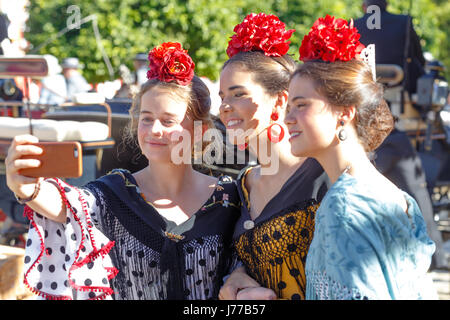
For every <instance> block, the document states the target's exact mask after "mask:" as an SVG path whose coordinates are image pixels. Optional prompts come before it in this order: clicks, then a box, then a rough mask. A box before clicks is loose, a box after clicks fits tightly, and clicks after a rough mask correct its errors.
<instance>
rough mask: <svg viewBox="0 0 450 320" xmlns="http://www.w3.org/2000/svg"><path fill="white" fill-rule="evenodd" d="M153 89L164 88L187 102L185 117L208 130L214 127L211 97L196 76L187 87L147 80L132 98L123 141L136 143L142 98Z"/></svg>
mask: <svg viewBox="0 0 450 320" xmlns="http://www.w3.org/2000/svg"><path fill="white" fill-rule="evenodd" d="M153 88H164V89H166V90H167V92H169V93H170V94H174V95H176V96H178V97H180V98H182V99H184V100H185V101H187V102H188V107H187V111H186V115H187V116H190V117H192V119H193V120H194V121H195V120H199V121H202V123H206V124H207V125H208V127H209V128H213V127H214V123H213V121H212V118H211V114H210V112H209V111H210V109H211V97H210V92H209V89H208V87H207V86H206V84H205V83H204V82H203V81H202V80H201V79H200V78H199V77H198V76H196V75H194V77H193V78H192V81H191V82H190V83H189V85H186V86H182V85H179V84H177V83H175V82H163V81H160V80H158V79H151V80H147V81H146V82H145V83H144V84H142V86H141V88H140V90H139V92H138V93H137V94H136V95H135V96H134V98H133V103H132V105H131V108H130V110H129V111H128V112H129V114H130V122H129V124H128V126H127V127H126V130H125V131H124V140H125V141H127V142H134V143H136V137H137V127H138V119H139V114H140V112H141V99H142V96H143V95H144V94H145V93H146V92H147V91H149V90H151V89H153Z"/></svg>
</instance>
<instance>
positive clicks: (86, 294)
mask: <svg viewBox="0 0 450 320" xmlns="http://www.w3.org/2000/svg"><path fill="white" fill-rule="evenodd" d="M49 181H50V182H52V183H54V184H55V185H57V186H58V188H59V191H60V193H61V196H62V199H63V201H64V203H65V205H66V208H67V212H66V214H67V220H66V223H58V222H55V221H52V220H50V219H47V218H45V217H43V216H42V215H40V214H38V213H36V212H34V211H33V210H32V209H31V208H29V207H28V206H27V207H25V211H24V215H26V216H27V217H28V218H29V220H30V227H29V232H28V240H27V244H26V248H25V261H24V262H25V267H24V273H25V275H24V282H25V284H26V285H27V287H28V288H29V289H30V290H31V291H32V292H34V293H35V294H37V295H38V296H39V297H41V298H43V299H52V300H70V299H77V300H97V299H111V295H112V294H113V290H112V289H111V288H110V285H109V280H110V279H112V278H113V277H115V275H116V274H117V272H118V270H117V269H116V268H114V267H113V265H112V263H111V259H110V258H109V256H108V252H109V251H110V250H111V248H112V247H113V245H114V242H113V241H109V239H107V238H106V237H105V236H104V235H103V234H102V233H101V232H100V231H99V230H98V229H97V228H96V227H95V226H94V224H93V222H92V220H91V215H92V216H94V215H100V214H101V212H100V211H101V206H99V205H98V204H99V201H98V200H97V199H96V198H95V197H94V196H93V195H92V193H90V192H88V191H87V190H84V189H81V188H76V187H73V186H71V185H68V184H67V183H65V182H63V181H61V180H59V179H49Z"/></svg>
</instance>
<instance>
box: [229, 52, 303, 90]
mask: <svg viewBox="0 0 450 320" xmlns="http://www.w3.org/2000/svg"><path fill="white" fill-rule="evenodd" d="M229 64H240V65H242V66H243V67H244V68H245V69H246V70H247V71H249V72H250V73H251V74H252V75H253V81H255V82H256V83H258V84H260V85H261V86H262V87H263V88H264V89H265V90H266V92H267V93H268V94H269V95H277V94H278V93H280V92H282V91H283V90H288V87H289V79H290V77H291V74H292V73H293V72H294V70H295V66H296V64H295V62H294V60H293V59H292V58H291V57H290V56H288V55H287V54H286V55H284V56H281V57H268V56H266V55H265V54H264V53H263V52H260V51H246V52H239V53H237V54H235V55H234V56H232V57H231V58H230V59H229V60H227V61H226V62H225V64H224V65H223V67H222V70H223V69H225V67H226V66H227V65H229Z"/></svg>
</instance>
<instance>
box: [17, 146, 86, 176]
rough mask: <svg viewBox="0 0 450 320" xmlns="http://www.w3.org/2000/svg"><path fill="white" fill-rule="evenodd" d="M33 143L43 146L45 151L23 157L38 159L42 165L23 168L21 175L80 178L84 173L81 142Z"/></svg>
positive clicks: (20, 171)
mask: <svg viewBox="0 0 450 320" xmlns="http://www.w3.org/2000/svg"><path fill="white" fill-rule="evenodd" d="M33 145H36V146H38V147H41V148H42V149H43V153H42V154H39V155H26V156H23V157H22V159H38V160H40V161H41V165H40V166H39V167H37V168H27V169H21V170H19V173H20V174H21V175H24V176H27V177H34V178H38V177H44V178H78V177H81V175H82V174H83V154H82V148H81V144H80V143H79V142H76V141H64V142H39V143H33Z"/></svg>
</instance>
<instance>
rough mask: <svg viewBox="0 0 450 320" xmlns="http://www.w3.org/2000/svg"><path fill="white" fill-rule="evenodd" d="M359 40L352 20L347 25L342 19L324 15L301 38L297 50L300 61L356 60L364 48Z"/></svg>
mask: <svg viewBox="0 0 450 320" xmlns="http://www.w3.org/2000/svg"><path fill="white" fill-rule="evenodd" d="M359 38H360V34H359V33H358V30H357V29H356V28H355V27H354V26H353V20H351V21H350V23H347V21H346V20H344V19H336V18H335V17H331V16H329V15H326V16H325V18H319V19H317V20H316V22H314V24H313V26H312V28H311V30H310V31H309V33H308V34H307V35H306V36H305V37H304V38H303V40H302V44H301V46H300V49H299V53H300V60H301V61H303V62H306V61H309V60H322V61H329V62H334V61H336V60H339V61H349V60H352V59H353V58H355V57H356V58H358V57H359V54H360V53H361V51H362V50H363V49H364V48H365V47H364V45H363V44H362V43H361V42H359Z"/></svg>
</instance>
